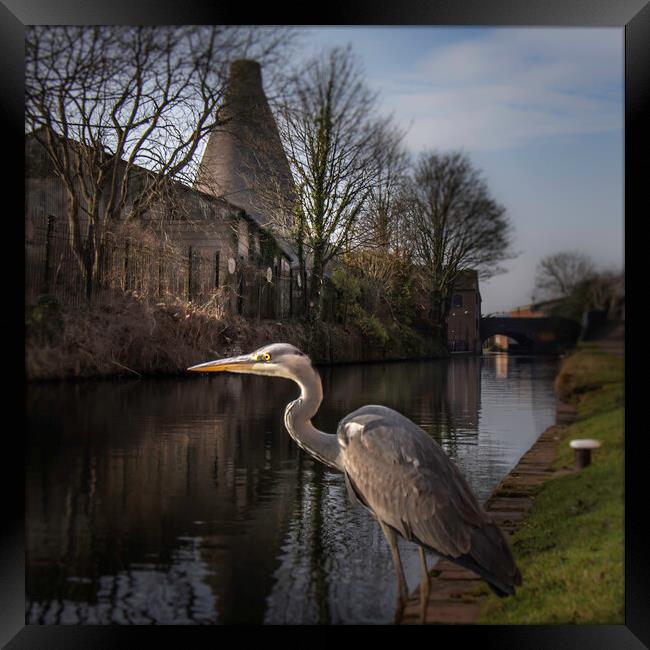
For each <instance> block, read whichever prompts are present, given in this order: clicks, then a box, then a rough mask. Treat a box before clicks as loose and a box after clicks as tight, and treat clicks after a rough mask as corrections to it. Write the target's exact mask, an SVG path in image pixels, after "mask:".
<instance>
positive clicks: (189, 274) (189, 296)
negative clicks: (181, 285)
mask: <svg viewBox="0 0 650 650" xmlns="http://www.w3.org/2000/svg"><path fill="white" fill-rule="evenodd" d="M187 299H188V300H189V301H190V302H191V300H192V247H191V246H190V247H189V249H188V253H187Z"/></svg>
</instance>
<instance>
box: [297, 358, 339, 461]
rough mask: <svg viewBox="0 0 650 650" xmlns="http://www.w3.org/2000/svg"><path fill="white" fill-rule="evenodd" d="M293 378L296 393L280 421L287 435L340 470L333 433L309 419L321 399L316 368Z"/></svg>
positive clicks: (314, 413) (316, 456)
mask: <svg viewBox="0 0 650 650" xmlns="http://www.w3.org/2000/svg"><path fill="white" fill-rule="evenodd" d="M295 381H296V383H297V384H298V386H300V397H299V398H298V399H297V400H295V401H294V402H291V403H290V404H288V405H287V408H286V410H285V412H284V424H285V426H286V427H287V431H288V432H289V435H290V436H291V437H292V438H293V439H294V440H295V441H296V442H297V443H298V445H299V446H300V447H302V448H303V449H304V450H305V451H307V452H308V453H310V454H311V455H312V456H314V458H316V459H317V460H319V461H321V462H322V463H325V464H326V465H329V466H330V467H333V468H334V469H338V470H341V471H342V470H343V465H342V463H341V461H340V458H339V454H340V448H339V443H338V438H337V436H336V435H334V434H331V433H325V432H324V431H319V430H318V429H317V428H316V427H315V426H314V425H313V424H312V423H311V418H312V417H314V415H316V412H317V411H318V407H319V406H320V405H321V402H322V401H323V386H322V384H321V380H320V376H319V374H318V372H316V370H313V369H311V372H310V373H309V374H306V375H305V376H304V377H301V378H300V379H296V380H295Z"/></svg>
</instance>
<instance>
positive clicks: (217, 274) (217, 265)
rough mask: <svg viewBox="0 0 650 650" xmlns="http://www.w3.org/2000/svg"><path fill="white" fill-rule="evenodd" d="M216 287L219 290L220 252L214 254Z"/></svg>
mask: <svg viewBox="0 0 650 650" xmlns="http://www.w3.org/2000/svg"><path fill="white" fill-rule="evenodd" d="M214 286H215V288H216V289H218V288H219V251H215V253H214Z"/></svg>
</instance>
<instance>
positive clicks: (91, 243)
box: [86, 224, 95, 304]
mask: <svg viewBox="0 0 650 650" xmlns="http://www.w3.org/2000/svg"><path fill="white" fill-rule="evenodd" d="M94 256H95V226H93V225H92V224H91V225H90V226H89V227H88V240H87V241H86V302H87V303H88V304H90V301H91V299H92V294H93V267H94V266H95V263H94V262H95V260H94Z"/></svg>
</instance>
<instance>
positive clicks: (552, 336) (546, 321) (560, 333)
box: [480, 316, 580, 354]
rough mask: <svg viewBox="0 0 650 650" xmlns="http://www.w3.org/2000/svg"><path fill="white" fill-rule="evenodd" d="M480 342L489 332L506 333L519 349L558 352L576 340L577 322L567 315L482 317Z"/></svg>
mask: <svg viewBox="0 0 650 650" xmlns="http://www.w3.org/2000/svg"><path fill="white" fill-rule="evenodd" d="M480 333H481V343H482V342H483V341H485V339H489V338H490V337H491V336H495V335H497V334H501V335H503V336H508V337H510V338H512V339H514V340H515V341H517V343H518V344H519V346H520V347H521V349H522V350H526V351H530V352H534V353H551V354H552V353H557V352H560V351H562V350H563V349H565V348H567V347H570V346H572V345H574V344H575V342H576V340H577V339H578V336H579V335H580V325H578V324H577V323H575V322H574V321H571V320H568V319H566V318H559V317H549V318H508V317H505V316H504V317H500V316H493V317H487V318H481V332H480Z"/></svg>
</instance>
